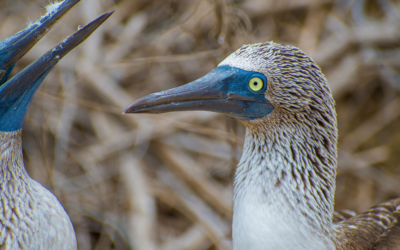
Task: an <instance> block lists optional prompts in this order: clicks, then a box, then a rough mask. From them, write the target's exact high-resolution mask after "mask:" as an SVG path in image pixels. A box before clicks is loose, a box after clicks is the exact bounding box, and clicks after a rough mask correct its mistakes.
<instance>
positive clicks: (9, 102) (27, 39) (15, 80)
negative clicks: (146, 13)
mask: <svg viewBox="0 0 400 250" xmlns="http://www.w3.org/2000/svg"><path fill="white" fill-rule="evenodd" d="M76 2H78V1H77V0H67V1H64V2H62V4H61V3H60V4H59V5H58V9H56V10H55V12H54V13H52V15H51V16H50V17H49V16H47V17H46V18H45V20H47V21H49V19H51V18H52V17H56V18H59V17H60V15H62V14H63V13H65V12H66V11H67V9H69V8H71V7H72V6H73V5H74V4H75V3H76ZM111 14H112V12H109V13H106V14H104V15H102V16H100V17H99V18H97V19H96V20H94V21H93V22H91V23H89V24H88V25H86V26H85V27H83V28H81V29H79V30H78V31H77V32H75V33H74V34H73V35H71V36H70V37H68V38H67V39H65V40H64V41H63V42H61V43H60V44H58V45H57V46H56V47H54V48H53V49H52V50H50V51H48V52H47V53H46V54H44V55H43V56H41V57H40V58H38V59H37V60H36V61H34V62H33V63H32V64H30V65H29V66H27V67H26V68H25V69H23V70H22V71H20V72H19V73H18V74H16V75H15V76H14V77H12V78H11V79H9V80H8V76H9V74H10V72H11V69H12V67H13V65H14V64H15V62H16V61H17V60H18V59H19V58H20V57H22V56H23V55H24V54H25V53H26V52H28V50H29V49H30V48H31V47H32V46H33V45H34V44H35V43H36V42H37V41H38V36H40V37H41V36H42V35H43V32H44V33H45V32H46V31H47V29H49V28H50V27H51V26H52V25H53V24H54V20H53V21H52V22H47V21H44V22H39V23H40V25H36V26H35V28H30V27H28V29H27V30H24V31H22V32H19V33H18V34H17V35H15V36H13V37H11V38H9V39H6V40H4V41H2V42H0V67H2V68H0V131H1V132H11V131H17V130H20V129H22V125H23V123H24V120H25V116H26V113H27V111H28V108H29V104H30V102H31V100H32V97H33V96H34V94H35V92H36V90H37V89H38V87H39V86H40V84H41V83H42V82H43V80H44V78H45V77H46V76H47V74H48V73H49V72H50V71H51V70H52V69H53V67H54V66H55V65H56V64H57V63H58V61H59V60H61V58H63V57H64V56H65V55H66V54H68V53H69V52H70V51H71V50H72V49H74V48H75V47H76V46H78V45H79V44H80V43H81V42H83V41H84V40H86V38H88V37H89V36H90V35H91V34H92V33H93V32H94V31H95V30H96V29H97V28H98V27H99V26H100V25H101V24H102V23H103V22H104V21H105V20H106V19H107V18H108V17H109V16H110V15H111ZM25 33H27V34H25ZM24 34H25V35H24ZM30 34H34V35H30ZM17 45H18V46H17ZM21 51H22V52H21Z"/></svg>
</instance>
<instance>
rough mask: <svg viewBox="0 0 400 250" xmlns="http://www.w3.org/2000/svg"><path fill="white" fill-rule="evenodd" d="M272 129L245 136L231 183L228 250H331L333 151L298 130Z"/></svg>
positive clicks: (284, 127)
mask: <svg viewBox="0 0 400 250" xmlns="http://www.w3.org/2000/svg"><path fill="white" fill-rule="evenodd" d="M264 124H268V122H265V121H264ZM274 127H275V126H270V127H269V128H268V129H265V128H262V129H249V128H248V129H247V132H246V140H245V145H244V151H243V155H242V158H241V160H240V163H239V165H238V167H237V171H236V176H235V183H234V218H233V239H234V242H233V244H234V250H239V249H248V250H256V249H257V250H259V249H334V244H333V242H332V241H331V239H330V234H331V230H332V213H333V203H334V202H333V201H334V191H335V175H336V171H335V167H336V160H335V159H336V158H335V157H336V152H335V153H333V155H331V154H328V153H327V152H326V149H325V148H324V147H321V144H320V143H318V141H316V140H315V138H313V137H314V136H313V135H310V134H309V135H307V136H304V134H303V133H302V132H304V130H300V131H299V130H298V128H297V129H295V128H294V127H290V126H282V124H280V125H279V126H278V128H277V129H274ZM259 131H267V132H264V133H262V132H259ZM332 158H333V159H332Z"/></svg>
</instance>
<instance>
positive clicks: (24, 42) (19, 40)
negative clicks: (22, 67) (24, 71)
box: [0, 0, 80, 85]
mask: <svg viewBox="0 0 400 250" xmlns="http://www.w3.org/2000/svg"><path fill="white" fill-rule="evenodd" d="M79 1H80V0H65V1H64V2H62V3H61V4H60V5H59V6H58V7H57V9H56V10H55V11H51V12H49V13H48V14H47V15H45V16H43V17H42V18H41V19H40V20H38V21H36V22H35V23H33V24H31V25H29V27H27V28H26V29H24V30H22V31H20V32H18V33H17V34H15V35H14V36H12V37H9V38H7V39H5V40H3V41H0V85H1V84H3V83H4V82H5V81H6V80H7V78H8V76H9V75H10V73H11V70H12V68H13V66H14V64H15V62H16V61H18V60H19V59H20V58H21V57H22V56H23V55H25V54H26V53H27V52H28V51H29V50H30V49H31V48H32V47H33V46H34V45H35V44H36V43H37V42H38V41H39V40H40V39H41V38H42V37H43V36H44V35H45V34H46V33H47V32H48V31H49V30H50V29H51V28H52V27H53V25H54V24H55V23H56V22H57V21H58V20H59V19H60V18H61V17H62V16H63V15H64V14H65V13H67V12H68V10H70V9H71V8H72V7H73V6H74V5H75V4H76V3H78V2H79Z"/></svg>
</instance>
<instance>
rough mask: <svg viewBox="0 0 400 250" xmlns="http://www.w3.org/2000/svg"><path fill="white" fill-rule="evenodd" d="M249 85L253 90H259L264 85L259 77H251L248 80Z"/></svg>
mask: <svg viewBox="0 0 400 250" xmlns="http://www.w3.org/2000/svg"><path fill="white" fill-rule="evenodd" d="M249 87H250V89H251V90H253V91H260V90H261V89H262V88H263V87H264V82H263V80H262V79H261V78H260V77H253V78H251V79H250V81H249Z"/></svg>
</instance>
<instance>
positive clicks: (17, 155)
mask: <svg viewBox="0 0 400 250" xmlns="http://www.w3.org/2000/svg"><path fill="white" fill-rule="evenodd" d="M21 132H22V131H21V130H19V131H15V132H0V145H1V146H0V160H1V168H0V187H1V195H0V203H1V204H2V206H0V249H5V250H6V249H7V250H11V249H12V250H14V249H60V250H72V249H77V243H76V238H75V232H74V229H73V226H72V223H71V220H70V218H69V216H68V215H67V213H66V212H65V210H64V208H63V207H62V206H61V204H60V202H59V201H58V200H57V198H56V197H55V196H54V195H53V194H52V193H51V192H50V191H48V190H47V189H45V188H44V187H43V186H42V185H40V184H39V183H38V182H36V181H34V180H33V179H31V178H30V177H29V175H28V174H27V172H26V170H25V167H24V162H23V156H22V144H21Z"/></svg>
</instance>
